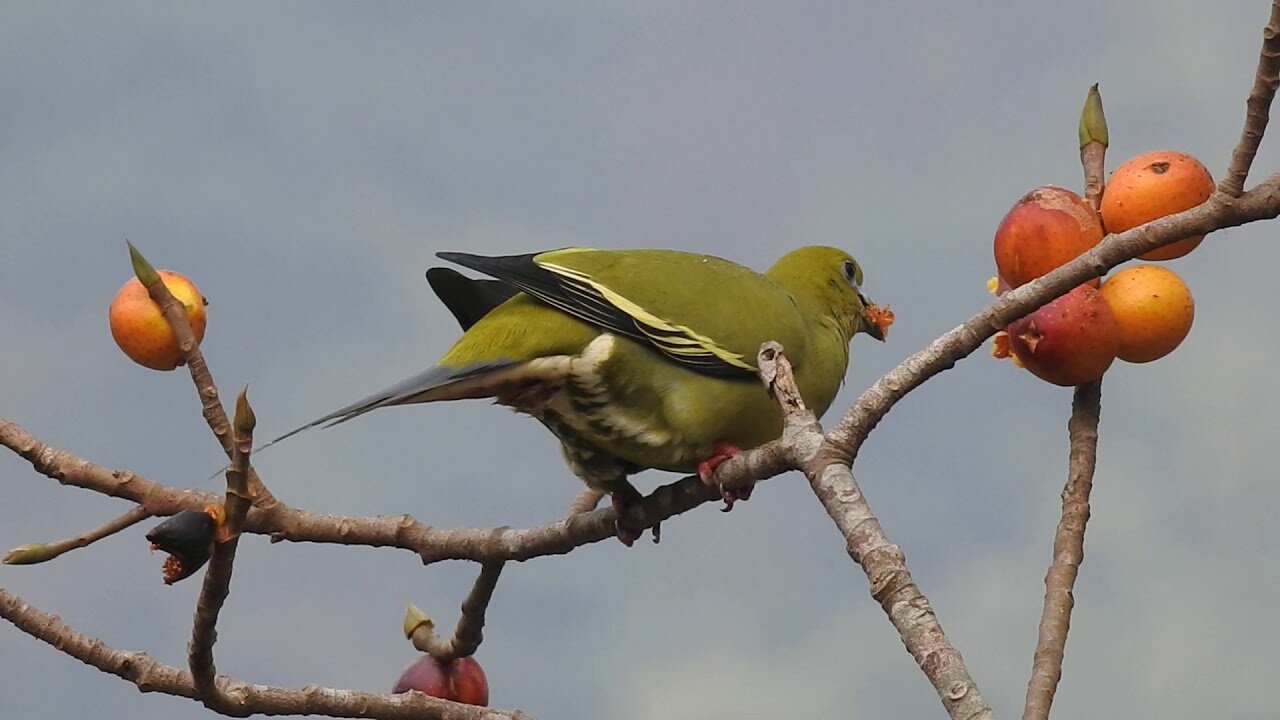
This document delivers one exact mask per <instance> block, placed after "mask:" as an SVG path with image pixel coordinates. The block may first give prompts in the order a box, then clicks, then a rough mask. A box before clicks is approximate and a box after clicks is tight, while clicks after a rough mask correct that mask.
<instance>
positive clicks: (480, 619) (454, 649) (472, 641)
mask: <svg viewBox="0 0 1280 720" xmlns="http://www.w3.org/2000/svg"><path fill="white" fill-rule="evenodd" d="M504 564H505V563H502V562H495V563H487V564H485V565H482V566H481V567H480V575H479V577H477V578H476V581H475V584H473V585H472V586H471V592H470V593H468V594H467V598H466V599H465V600H463V601H462V615H461V617H459V618H458V625H457V627H456V628H455V629H454V631H453V637H452V638H450V639H448V640H445V639H444V638H442V637H440V636H439V635H437V634H436V633H435V628H434V624H433V623H432V622H431V619H430V618H428V617H426V616H425V615H423V616H421V619H420V620H419V621H418V622H416V623H415V624H414V627H413V628H411V629H409V639H410V640H411V641H412V642H413V646H414V647H415V648H417V649H419V650H421V651H422V652H425V653H427V654H429V655H431V657H433V658H435V659H436V660H437V661H438V662H440V663H442V664H443V663H449V662H452V661H453V660H455V659H457V658H463V657H471V656H472V655H474V654H475V652H476V649H477V648H479V647H480V643H482V642H484V614H485V611H486V610H487V609H488V608H489V601H490V600H491V599H493V591H494V588H496V587H497V586H498V577H499V576H500V575H501V574H502V568H503V566H504ZM419 612H420V611H419Z"/></svg>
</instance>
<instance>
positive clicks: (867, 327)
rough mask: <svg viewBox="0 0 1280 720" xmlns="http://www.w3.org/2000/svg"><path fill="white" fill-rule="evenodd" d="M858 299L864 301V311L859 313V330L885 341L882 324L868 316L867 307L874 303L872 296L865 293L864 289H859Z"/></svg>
mask: <svg viewBox="0 0 1280 720" xmlns="http://www.w3.org/2000/svg"><path fill="white" fill-rule="evenodd" d="M858 299H859V300H861V301H862V312H861V313H860V314H859V315H858V329H857V332H864V333H866V334H868V335H870V336H871V337H873V338H875V339H877V340H879V341H880V342H884V332H883V331H882V330H881V329H880V326H879V325H876V324H875V323H873V322H871V320H870V319H869V318H868V317H867V308H868V307H870V306H871V305H873V304H874V303H872V302H871V298H869V297H867V296H866V295H863V294H862V291H861V290H859V291H858Z"/></svg>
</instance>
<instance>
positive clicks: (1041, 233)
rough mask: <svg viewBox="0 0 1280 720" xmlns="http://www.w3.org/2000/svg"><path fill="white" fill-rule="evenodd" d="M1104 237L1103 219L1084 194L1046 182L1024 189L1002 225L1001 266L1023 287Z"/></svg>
mask: <svg viewBox="0 0 1280 720" xmlns="http://www.w3.org/2000/svg"><path fill="white" fill-rule="evenodd" d="M1101 239H1102V223H1100V222H1099V221H1098V215H1097V213H1095V212H1094V211H1093V207H1092V206H1090V205H1089V203H1088V202H1087V201H1086V200H1085V199H1084V198H1082V197H1080V196H1079V195H1077V194H1075V193H1073V192H1071V191H1070V190H1064V189H1063V188H1060V187H1053V186H1052V185H1046V186H1045V187H1041V188H1036V189H1035V190H1032V191H1031V192H1029V193H1027V194H1026V195H1023V196H1022V199H1020V200H1018V202H1017V204H1015V205H1014V206H1013V207H1012V208H1011V209H1010V210H1009V212H1008V214H1006V215H1005V216H1004V220H1002V221H1001V222H1000V227H998V228H996V239H995V248H994V249H995V256H996V268H997V269H998V270H999V271H1000V277H1002V278H1004V279H1005V280H1007V281H1009V284H1010V285H1012V286H1013V287H1018V286H1020V285H1024V284H1026V283H1029V282H1031V281H1032V280H1035V279H1036V278H1038V277H1040V276H1041V275H1044V274H1045V273H1047V272H1049V271H1050V270H1053V269H1055V268H1057V267H1058V266H1059V265H1062V264H1063V263H1066V262H1068V261H1070V260H1074V259H1075V258H1076V257H1078V256H1079V255H1080V254H1081V253H1083V252H1085V251H1086V250H1088V249H1089V248H1092V247H1093V246H1094V245H1097V244H1098V241H1099V240H1101ZM1094 284H1095V285H1096V284H1097V281H1096V280H1095V281H1094Z"/></svg>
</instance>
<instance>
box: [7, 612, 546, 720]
mask: <svg viewBox="0 0 1280 720" xmlns="http://www.w3.org/2000/svg"><path fill="white" fill-rule="evenodd" d="M0 617H3V618H4V619H5V620H8V621H9V622H11V623H13V625H14V626H15V627H17V628H18V629H19V630H21V631H23V632H25V633H26V634H28V635H31V636H32V637H35V638H37V639H39V640H42V641H44V642H46V643H48V644H50V645H52V646H53V647H54V648H56V649H57V650H59V651H60V652H63V653H66V654H67V655H70V656H71V657H73V658H75V659H77V660H79V661H81V662H83V663H85V664H87V665H91V666H93V667H95V668H97V669H99V670H101V671H102V672H105V673H108V674H111V675H115V676H117V677H119V678H123V679H124V680H127V681H129V682H131V683H133V684H134V685H137V686H138V689H139V690H141V691H142V692H144V693H145V692H158V693H162V694H165V695H176V696H178V697H186V698H196V697H198V695H197V690H196V686H195V682H194V680H193V679H192V677H191V673H189V672H187V671H185V670H181V669H179V668H176V667H173V666H171V665H165V664H163V663H161V662H159V661H157V660H156V659H155V658H153V657H151V656H150V655H148V654H146V653H142V652H130V651H125V650H117V649H115V648H112V647H110V646H109V645H107V644H106V643H104V642H102V641H101V640H99V639H97V638H94V637H89V636H88V635H82V634H80V633H78V632H76V631H75V630H74V629H73V628H71V627H70V626H68V625H67V624H66V623H64V622H62V621H61V620H59V619H58V617H57V616H55V615H51V614H49V613H45V612H42V611H40V610H39V609H38V608H36V607H35V606H33V605H30V604H28V603H26V602H24V601H23V600H22V598H20V597H18V596H17V595H14V594H13V593H10V592H8V591H7V590H5V589H4V588H0ZM217 683H218V686H219V690H220V691H221V693H222V694H223V695H224V696H226V697H227V698H228V702H229V703H230V705H228V706H227V707H219V708H217V710H218V712H220V713H222V714H224V715H232V716H236V717H247V716H249V715H323V716H325V717H351V718H379V719H380V720H530V718H529V716H528V715H526V714H524V713H522V712H520V711H518V710H493V709H490V708H484V707H477V706H475V705H463V704H461V703H455V702H449V701H448V700H440V699H437V698H433V697H428V696H426V695H424V694H422V693H419V692H413V693H405V694H402V695H380V694H376V693H368V692H359V691H355V690H338V689H334V688H327V687H319V686H315V685H309V686H307V687H303V688H297V689H292V688H280V687H272V686H268V685H254V684H249V683H246V682H242V681H240V680H235V679H233V678H229V677H226V676H220V677H218V678H217Z"/></svg>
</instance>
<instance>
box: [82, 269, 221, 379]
mask: <svg viewBox="0 0 1280 720" xmlns="http://www.w3.org/2000/svg"><path fill="white" fill-rule="evenodd" d="M159 272H160V279H161V280H162V281H164V285H165V287H167V288H169V292H171V293H173V296H174V297H175V298H177V300H178V302H180V303H182V306H183V308H185V309H186V311H187V322H189V323H191V332H192V333H194V334H195V336H196V343H197V344H199V343H200V341H201V340H203V339H204V326H205V310H204V306H205V305H207V304H208V303H207V302H206V301H205V299H204V296H202V295H201V294H200V291H199V290H198V289H197V288H196V286H195V285H194V284H193V283H192V282H191V281H190V280H188V279H187V278H186V277H184V276H182V275H180V274H178V273H176V272H170V271H169V270H161V271H159ZM107 319H108V320H109V321H110V323H111V337H113V338H115V341H116V345H119V346H120V349H121V350H123V351H124V354H125V355H128V356H129V359H130V360H133V361H134V362H136V363H138V364H139V365H142V366H143V367H149V368H151V369H153V370H172V369H174V368H176V367H178V366H179V365H181V364H182V351H181V350H180V349H179V348H178V339H177V338H176V337H175V336H174V334H173V328H171V327H169V323H168V321H166V320H165V319H164V315H163V314H162V313H161V312H160V306H159V305H157V304H156V303H155V301H154V300H152V299H151V296H150V295H148V294H147V288H146V287H145V286H143V284H142V283H141V282H140V281H139V280H138V278H136V277H135V278H130V279H129V281H128V282H126V283H125V284H124V285H122V286H120V290H119V291H118V292H117V293H116V296H115V298H114V299H112V301H111V308H110V309H109V310H108V311H107Z"/></svg>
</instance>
